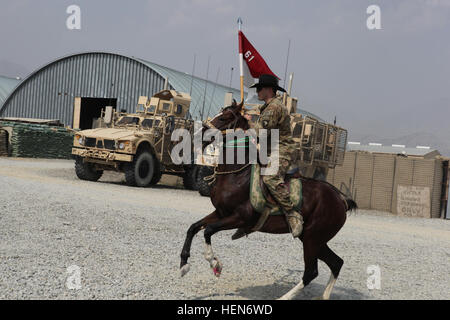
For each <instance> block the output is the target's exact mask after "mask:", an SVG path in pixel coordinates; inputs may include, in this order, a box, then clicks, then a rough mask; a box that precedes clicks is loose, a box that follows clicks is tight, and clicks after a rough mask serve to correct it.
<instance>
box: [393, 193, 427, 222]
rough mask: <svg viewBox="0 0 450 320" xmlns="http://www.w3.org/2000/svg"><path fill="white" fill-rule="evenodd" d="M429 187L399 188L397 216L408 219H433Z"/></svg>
mask: <svg viewBox="0 0 450 320" xmlns="http://www.w3.org/2000/svg"><path fill="white" fill-rule="evenodd" d="M430 203H431V197H430V188H429V187H417V186H402V185H398V186H397V214H398V215H400V216H408V217H424V218H430V217H431V210H430V209H431V205H430Z"/></svg>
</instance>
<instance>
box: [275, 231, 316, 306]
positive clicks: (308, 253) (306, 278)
mask: <svg viewBox="0 0 450 320" xmlns="http://www.w3.org/2000/svg"><path fill="white" fill-rule="evenodd" d="M318 251H319V249H318V247H317V246H316V245H315V244H314V242H312V241H308V240H306V235H305V237H304V240H303V257H304V260H305V272H304V273H303V277H302V281H300V282H299V283H298V284H297V285H296V286H295V287H294V288H292V289H291V290H290V291H289V292H288V293H286V294H285V295H284V296H282V297H281V298H279V300H292V299H293V298H294V297H295V296H296V295H297V294H298V293H299V292H300V291H301V290H302V289H303V288H304V287H306V286H307V285H308V284H309V283H310V282H311V281H313V280H314V279H315V278H316V277H317V276H318V274H319V272H318V269H317V258H318V254H319V252H318Z"/></svg>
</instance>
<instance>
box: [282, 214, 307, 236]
mask: <svg viewBox="0 0 450 320" xmlns="http://www.w3.org/2000/svg"><path fill="white" fill-rule="evenodd" d="M286 218H287V221H288V223H289V229H291V233H292V236H293V237H294V238H297V237H299V236H300V235H301V234H302V231H303V217H302V215H301V214H300V213H298V212H297V211H295V210H291V211H289V212H288V213H287V214H286Z"/></svg>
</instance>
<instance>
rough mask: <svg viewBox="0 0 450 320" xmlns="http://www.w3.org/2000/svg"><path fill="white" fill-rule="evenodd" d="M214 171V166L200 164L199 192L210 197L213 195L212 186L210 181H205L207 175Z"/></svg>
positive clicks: (198, 176)
mask: <svg viewBox="0 0 450 320" xmlns="http://www.w3.org/2000/svg"><path fill="white" fill-rule="evenodd" d="M213 173H214V168H213V167H209V166H200V168H199V169H198V174H197V188H198V192H199V193H200V194H201V195H202V196H204V197H209V196H210V195H211V186H210V185H209V181H205V179H204V178H205V177H207V176H210V175H212V174H213Z"/></svg>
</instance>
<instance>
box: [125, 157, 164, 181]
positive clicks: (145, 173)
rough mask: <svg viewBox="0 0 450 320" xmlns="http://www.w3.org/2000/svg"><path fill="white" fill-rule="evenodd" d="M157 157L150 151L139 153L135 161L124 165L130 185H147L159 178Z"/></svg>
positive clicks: (126, 178)
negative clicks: (156, 163)
mask: <svg viewBox="0 0 450 320" xmlns="http://www.w3.org/2000/svg"><path fill="white" fill-rule="evenodd" d="M155 162H156V160H155V158H154V157H153V155H152V154H151V153H150V152H149V151H143V152H140V153H139V154H137V155H136V156H135V157H134V159H133V161H132V162H130V163H127V164H125V165H124V171H125V181H126V182H127V184H128V185H129V186H136V187H146V186H148V185H150V184H152V182H154V181H155V180H158V178H157V177H158V175H156V174H155V172H156V170H155V169H156V167H157V166H156V165H155Z"/></svg>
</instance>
